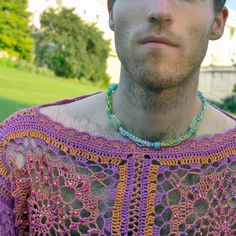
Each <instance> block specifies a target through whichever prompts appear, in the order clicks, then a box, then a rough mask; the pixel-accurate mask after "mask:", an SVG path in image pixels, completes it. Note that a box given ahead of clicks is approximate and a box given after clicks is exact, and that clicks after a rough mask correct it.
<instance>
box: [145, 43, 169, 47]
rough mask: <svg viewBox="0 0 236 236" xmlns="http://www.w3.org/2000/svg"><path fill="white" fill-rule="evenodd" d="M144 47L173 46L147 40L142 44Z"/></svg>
mask: <svg viewBox="0 0 236 236" xmlns="http://www.w3.org/2000/svg"><path fill="white" fill-rule="evenodd" d="M143 45H144V46H145V47H151V48H167V47H173V46H171V45H169V44H166V43H156V42H147V43H144V44H143Z"/></svg>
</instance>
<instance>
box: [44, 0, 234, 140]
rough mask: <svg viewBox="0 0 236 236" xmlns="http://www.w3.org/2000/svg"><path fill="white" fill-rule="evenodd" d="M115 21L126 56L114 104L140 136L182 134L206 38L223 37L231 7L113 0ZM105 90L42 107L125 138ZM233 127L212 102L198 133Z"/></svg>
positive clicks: (178, 0)
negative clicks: (216, 8)
mask: <svg viewBox="0 0 236 236" xmlns="http://www.w3.org/2000/svg"><path fill="white" fill-rule="evenodd" d="M107 3H108V11H109V24H110V28H111V29H112V30H113V31H114V35H115V41H116V49H117V53H118V55H119V58H120V61H121V73H120V82H119V88H118V90H117V91H116V92H115V93H114V96H113V112H114V113H115V114H116V116H117V117H118V118H119V119H120V120H121V122H122V124H123V126H124V127H125V128H126V129H127V130H128V131H130V132H132V133H133V134H135V135H136V136H138V137H140V138H143V139H147V140H151V141H157V140H163V139H173V138H177V137H179V136H181V135H183V134H184V133H185V132H186V130H187V128H188V125H189V122H190V121H191V119H192V118H193V117H195V116H196V115H197V113H198V112H199V110H200V107H201V102H200V100H199V98H198V97H197V90H198V80H199V70H200V65H201V62H202V60H203V58H204V56H205V53H206V50H207V46H208V41H209V40H216V39H218V38H220V37H221V35H222V34H223V31H224V26H225V21H226V19H227V16H228V10H227V8H225V7H224V8H223V9H222V10H221V11H220V12H218V13H217V14H216V13H215V12H214V0H116V2H115V4H114V6H112V4H111V0H108V1H107ZM105 106H106V105H105V93H100V94H97V95H93V96H90V97H89V98H86V99H83V100H80V101H78V102H73V103H70V104H68V105H63V106H54V107H48V108H44V109H43V112H44V113H45V114H47V115H49V116H50V117H51V118H53V119H54V120H57V121H59V122H62V123H63V124H64V125H66V126H68V127H73V128H77V129H79V130H80V131H85V132H88V133H90V134H92V135H102V136H105V137H107V138H110V139H114V138H115V139H124V138H123V137H121V136H120V135H119V133H118V132H116V131H114V130H113V128H112V127H111V125H110V123H109V121H108V117H107V114H106V110H105ZM234 127H235V121H234V120H232V119H231V118H229V117H228V116H226V115H224V114H223V113H221V112H219V111H218V110H216V109H215V108H213V107H211V106H209V108H208V109H207V112H206V114H205V118H204V119H203V120H202V122H201V125H200V128H199V130H198V132H197V134H196V136H204V135H208V136H209V135H213V134H215V133H219V132H224V131H226V130H229V129H230V128H234Z"/></svg>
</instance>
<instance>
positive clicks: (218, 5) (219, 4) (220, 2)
mask: <svg viewBox="0 0 236 236" xmlns="http://www.w3.org/2000/svg"><path fill="white" fill-rule="evenodd" d="M114 1H115V0H114ZM225 2H226V0H215V12H219V11H220V10H221V9H222V8H223V7H224V5H225Z"/></svg>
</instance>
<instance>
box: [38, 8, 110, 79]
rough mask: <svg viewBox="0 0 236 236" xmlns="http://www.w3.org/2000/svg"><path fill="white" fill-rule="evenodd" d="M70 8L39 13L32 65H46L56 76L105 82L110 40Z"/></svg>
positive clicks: (107, 77)
mask: <svg viewBox="0 0 236 236" xmlns="http://www.w3.org/2000/svg"><path fill="white" fill-rule="evenodd" d="M73 11H74V10H73V9H66V8H61V9H58V10H56V11H55V10H52V9H51V10H49V11H46V12H44V13H43V14H42V16H41V29H40V31H39V32H35V34H34V38H35V40H36V52H35V53H36V64H37V65H39V66H44V65H47V67H48V68H49V69H51V70H53V71H54V72H55V74H56V75H57V76H61V77H65V78H77V79H80V80H87V81H90V82H93V83H94V82H96V83H104V84H107V83H108V81H109V76H108V75H107V73H106V62H107V58H108V54H109V45H110V42H109V41H107V40H105V39H104V38H103V33H102V32H101V31H100V30H99V29H98V28H97V27H95V25H93V24H87V23H85V22H84V21H83V20H82V19H81V18H80V17H79V16H78V15H76V14H75V13H74V12H73Z"/></svg>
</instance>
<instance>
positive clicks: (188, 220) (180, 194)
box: [0, 101, 236, 236]
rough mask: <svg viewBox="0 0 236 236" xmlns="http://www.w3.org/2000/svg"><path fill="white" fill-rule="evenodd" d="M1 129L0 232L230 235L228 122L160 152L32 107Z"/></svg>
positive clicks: (231, 143)
mask: <svg viewBox="0 0 236 236" xmlns="http://www.w3.org/2000/svg"><path fill="white" fill-rule="evenodd" d="M65 102H68V101H65ZM0 137H1V138H0V154H1V160H0V235H38V236H39V235H66V236H69V235H73V236H75V235H93V236H95V235H104V236H105V235H182V236H184V235H186V236H187V235H214V236H215V235H236V129H232V130H230V131H228V132H226V133H224V134H218V135H215V136H213V137H205V138H195V139H190V140H188V141H187V142H184V143H183V144H181V145H179V146H176V147H173V148H166V149H163V150H160V151H159V150H151V149H147V148H139V147H136V146H135V145H134V144H132V143H131V142H126V141H117V140H114V141H111V140H108V139H106V138H104V137H96V136H92V135H90V134H87V133H81V132H79V131H77V130H74V129H69V128H66V127H64V126H63V125H61V124H59V123H56V122H53V121H52V120H50V119H49V118H48V117H46V116H44V115H42V114H41V113H40V112H39V108H32V109H28V110H25V111H21V112H18V113H16V114H14V115H13V116H11V117H10V118H8V120H7V121H5V122H4V123H2V124H1V126H0Z"/></svg>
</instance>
